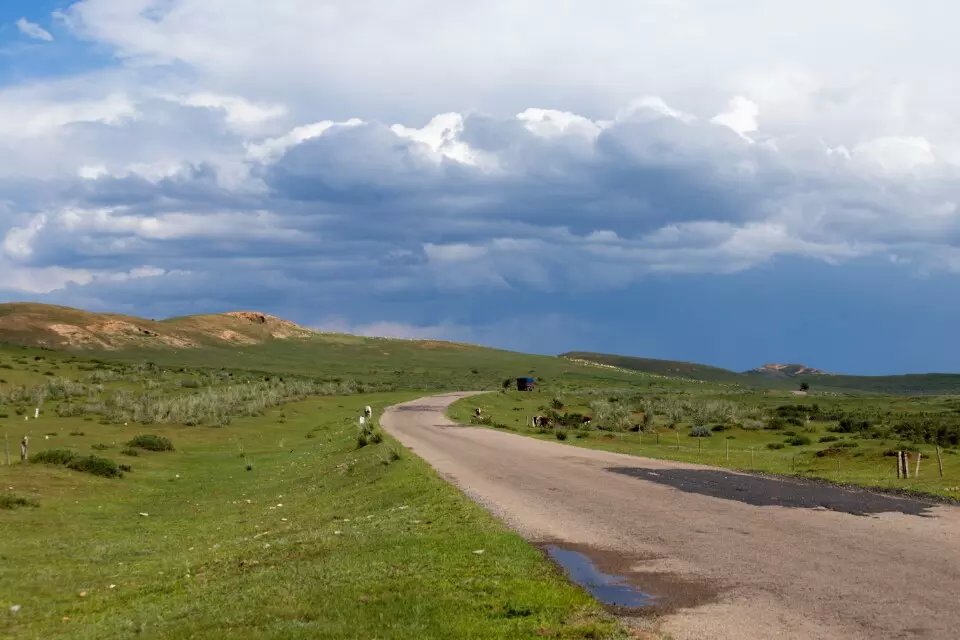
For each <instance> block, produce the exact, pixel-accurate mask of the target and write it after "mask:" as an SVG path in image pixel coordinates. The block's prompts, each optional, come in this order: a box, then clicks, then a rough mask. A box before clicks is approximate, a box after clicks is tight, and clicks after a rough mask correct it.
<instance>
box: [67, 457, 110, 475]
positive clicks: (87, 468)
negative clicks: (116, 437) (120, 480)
mask: <svg viewBox="0 0 960 640" xmlns="http://www.w3.org/2000/svg"><path fill="white" fill-rule="evenodd" d="M67 468H68V469H73V470H74V471H82V472H83V473H92V474H93V475H95V476H102V477H104V478H117V477H119V476H120V475H121V473H120V467H118V466H117V463H116V462H114V461H113V460H109V459H107V458H101V457H99V456H86V457H83V458H73V459H72V460H71V461H70V462H68V463H67Z"/></svg>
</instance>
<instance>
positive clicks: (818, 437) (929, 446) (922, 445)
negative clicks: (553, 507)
mask: <svg viewBox="0 0 960 640" xmlns="http://www.w3.org/2000/svg"><path fill="white" fill-rule="evenodd" d="M617 406H620V407H622V408H623V422H622V424H621V425H620V426H619V428H616V427H612V426H610V423H607V424H604V420H603V419H594V420H593V421H591V423H590V424H588V425H582V424H581V421H580V420H579V419H578V416H580V415H584V416H593V417H594V418H596V417H597V416H596V414H597V412H598V410H600V409H605V410H607V411H609V410H610V407H617ZM477 407H479V408H480V409H481V411H482V419H480V420H478V419H477V418H476V417H475V416H474V409H475V408H477ZM814 407H816V409H814ZM957 409H958V402H957V399H956V398H954V397H949V396H947V397H929V396H927V397H921V398H918V397H901V396H863V395H850V396H840V395H829V396H809V397H806V398H802V399H798V398H797V397H796V396H793V395H791V394H789V393H784V392H776V391H767V392H752V391H746V390H743V391H736V392H735V391H730V390H729V389H724V388H718V387H709V386H707V387H704V386H703V385H692V384H691V385H690V386H689V387H688V389H686V390H679V389H674V390H673V391H672V392H670V393H665V392H663V391H662V390H660V391H651V390H649V389H645V388H643V387H638V388H636V389H634V390H623V389H621V390H611V389H581V390H579V391H570V390H567V391H566V392H562V391H557V390H556V389H552V388H550V387H546V388H544V387H541V388H540V389H539V390H538V391H535V392H532V393H521V392H517V391H509V392H499V393H490V394H486V395H482V396H476V397H473V398H467V399H464V400H461V401H459V402H457V403H455V404H454V405H452V407H451V409H450V415H451V417H453V418H454V419H455V420H458V421H459V422H461V423H464V424H471V423H473V424H477V423H480V424H482V425H484V426H489V427H491V428H501V429H507V430H511V431H515V432H517V433H520V434H523V435H527V436H530V437H535V438H544V439H561V438H562V439H563V441H564V442H565V443H567V444H572V445H576V446H582V447H590V448H596V449H604V450H608V451H617V452H621V453H628V454H634V455H640V456H647V457H652V458H663V459H670V460H682V461H686V462H697V463H702V464H709V465H716V466H720V467H727V468H733V469H740V470H750V471H760V472H765V473H776V474H784V475H797V476H803V477H812V478H822V479H825V480H829V481H833V482H839V483H849V484H855V485H860V486H867V487H876V488H882V489H896V490H903V491H912V492H919V493H924V494H931V495H937V496H941V497H944V498H950V499H954V500H956V499H960V449H958V447H957V446H956V443H955V442H953V443H944V446H941V447H940V452H941V460H942V466H943V477H942V478H941V477H940V474H939V469H938V463H937V445H936V444H934V443H932V442H927V441H924V440H922V439H917V438H910V437H904V436H903V435H901V434H899V433H898V432H897V427H898V426H899V425H900V424H903V423H911V421H913V422H919V421H924V420H932V419H933V418H932V416H937V417H939V418H941V419H945V420H950V421H952V420H954V419H955V416H956V413H957ZM648 411H649V412H650V413H651V418H650V419H649V423H647V424H646V425H644V422H645V420H646V418H645V413H646V412H648ZM535 415H540V416H551V424H550V425H549V426H547V427H546V428H534V427H533V426H531V418H532V417H533V416H535ZM811 415H813V416H814V419H808V418H809V417H810V416H811ZM564 416H569V417H570V418H571V419H570V420H568V422H569V424H568V425H564V424H562V420H563V417H564ZM785 416H786V417H785ZM831 416H832V417H833V418H835V419H828V417H831ZM848 416H856V417H857V419H856V420H854V421H853V430H852V431H847V432H843V431H839V429H840V428H841V420H843V418H847V419H848V420H850V418H849V417H848ZM865 422H866V423H869V425H870V426H869V427H866V426H864V423H865ZM843 424H844V427H847V426H849V424H850V423H849V422H844V423H843ZM698 425H699V427H700V428H699V429H695V427H696V426H698ZM861 426H864V428H863V429H861ZM638 427H639V429H638ZM694 433H706V434H709V435H707V436H705V437H695V436H694V435H692V434H694ZM894 450H907V451H910V452H911V456H912V462H911V465H915V464H916V455H917V453H920V454H921V460H920V476H919V477H911V478H909V479H905V480H904V479H898V478H897V474H896V465H895V458H893V457H891V456H890V455H889V453H890V452H892V451H894ZM913 470H914V466H911V474H913Z"/></svg>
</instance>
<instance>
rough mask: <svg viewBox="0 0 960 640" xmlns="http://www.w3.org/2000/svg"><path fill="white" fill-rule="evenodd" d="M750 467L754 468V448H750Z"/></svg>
mask: <svg viewBox="0 0 960 640" xmlns="http://www.w3.org/2000/svg"><path fill="white" fill-rule="evenodd" d="M750 466H751V467H752V466H753V447H750Z"/></svg>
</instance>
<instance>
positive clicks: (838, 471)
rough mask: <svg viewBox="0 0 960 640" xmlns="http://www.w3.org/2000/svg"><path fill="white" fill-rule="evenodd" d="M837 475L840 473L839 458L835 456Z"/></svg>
mask: <svg viewBox="0 0 960 640" xmlns="http://www.w3.org/2000/svg"><path fill="white" fill-rule="evenodd" d="M837 475H838V476H839V475H840V458H837Z"/></svg>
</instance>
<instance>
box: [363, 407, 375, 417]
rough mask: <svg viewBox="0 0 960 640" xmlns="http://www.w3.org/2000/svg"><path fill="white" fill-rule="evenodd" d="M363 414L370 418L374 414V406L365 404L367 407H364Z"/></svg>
mask: <svg viewBox="0 0 960 640" xmlns="http://www.w3.org/2000/svg"><path fill="white" fill-rule="evenodd" d="M363 415H365V416H367V417H368V418H369V417H370V416H372V415H373V407H371V406H370V405H367V406H365V407H364V408H363Z"/></svg>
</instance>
